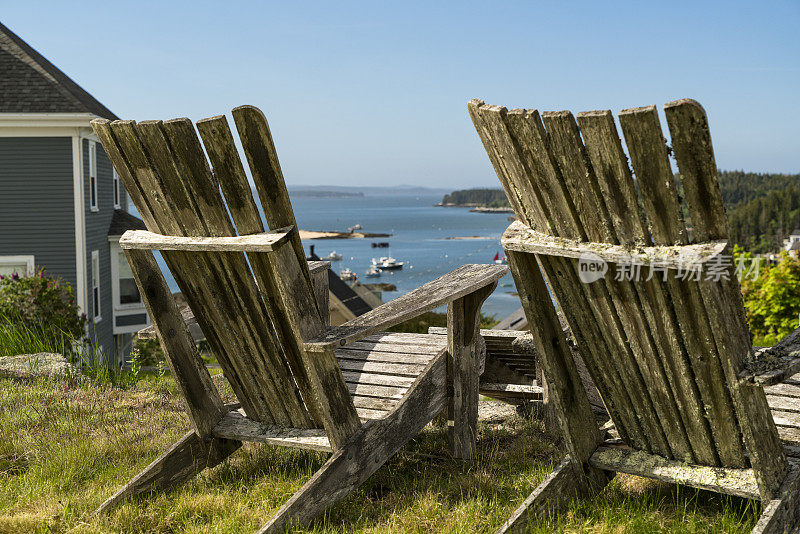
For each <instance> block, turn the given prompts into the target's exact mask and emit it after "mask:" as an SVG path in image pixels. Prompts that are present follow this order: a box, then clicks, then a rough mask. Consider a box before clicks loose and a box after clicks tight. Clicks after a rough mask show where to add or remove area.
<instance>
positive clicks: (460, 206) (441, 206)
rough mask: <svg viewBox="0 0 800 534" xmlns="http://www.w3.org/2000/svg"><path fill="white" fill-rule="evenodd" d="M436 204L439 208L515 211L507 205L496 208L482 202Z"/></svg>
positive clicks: (490, 211)
mask: <svg viewBox="0 0 800 534" xmlns="http://www.w3.org/2000/svg"><path fill="white" fill-rule="evenodd" d="M434 206H435V207H437V208H470V210H469V211H471V212H474V213H514V210H513V209H511V208H507V207H501V208H494V207H489V206H484V205H482V204H473V203H468V204H443V203H441V202H440V203H438V204H434Z"/></svg>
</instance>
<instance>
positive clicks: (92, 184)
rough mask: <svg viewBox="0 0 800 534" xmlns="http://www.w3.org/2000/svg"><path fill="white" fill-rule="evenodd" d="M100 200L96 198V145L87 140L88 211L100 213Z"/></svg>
mask: <svg viewBox="0 0 800 534" xmlns="http://www.w3.org/2000/svg"><path fill="white" fill-rule="evenodd" d="M99 204H100V199H99V198H98V196H97V145H96V144H95V142H94V141H92V140H89V209H90V210H92V211H100V207H99Z"/></svg>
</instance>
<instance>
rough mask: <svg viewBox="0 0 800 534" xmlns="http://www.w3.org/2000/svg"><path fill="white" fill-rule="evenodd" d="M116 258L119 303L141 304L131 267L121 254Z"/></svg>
mask: <svg viewBox="0 0 800 534" xmlns="http://www.w3.org/2000/svg"><path fill="white" fill-rule="evenodd" d="M117 258H118V259H119V260H118V261H119V264H118V265H119V269H118V273H119V303H120V304H141V302H142V296H141V295H140V294H139V287H138V286H137V285H136V280H135V279H134V278H133V271H131V266H130V265H129V264H128V258H126V257H125V254H124V253H122V252H120V253H119V254H118V255H117Z"/></svg>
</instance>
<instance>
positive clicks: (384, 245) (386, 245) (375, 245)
mask: <svg viewBox="0 0 800 534" xmlns="http://www.w3.org/2000/svg"><path fill="white" fill-rule="evenodd" d="M372 248H389V243H388V242H386V241H380V242H378V243H375V242H374V241H373V243H372Z"/></svg>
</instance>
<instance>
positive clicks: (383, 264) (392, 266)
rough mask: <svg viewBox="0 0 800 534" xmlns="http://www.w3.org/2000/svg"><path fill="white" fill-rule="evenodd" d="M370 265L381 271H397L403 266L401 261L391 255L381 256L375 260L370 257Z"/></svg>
mask: <svg viewBox="0 0 800 534" xmlns="http://www.w3.org/2000/svg"><path fill="white" fill-rule="evenodd" d="M372 265H373V266H374V267H376V268H378V269H380V270H381V271H397V270H399V269H402V268H403V262H402V261H397V260H396V259H394V258H392V257H391V256H381V257H380V258H379V259H377V260H376V259H375V258H372Z"/></svg>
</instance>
